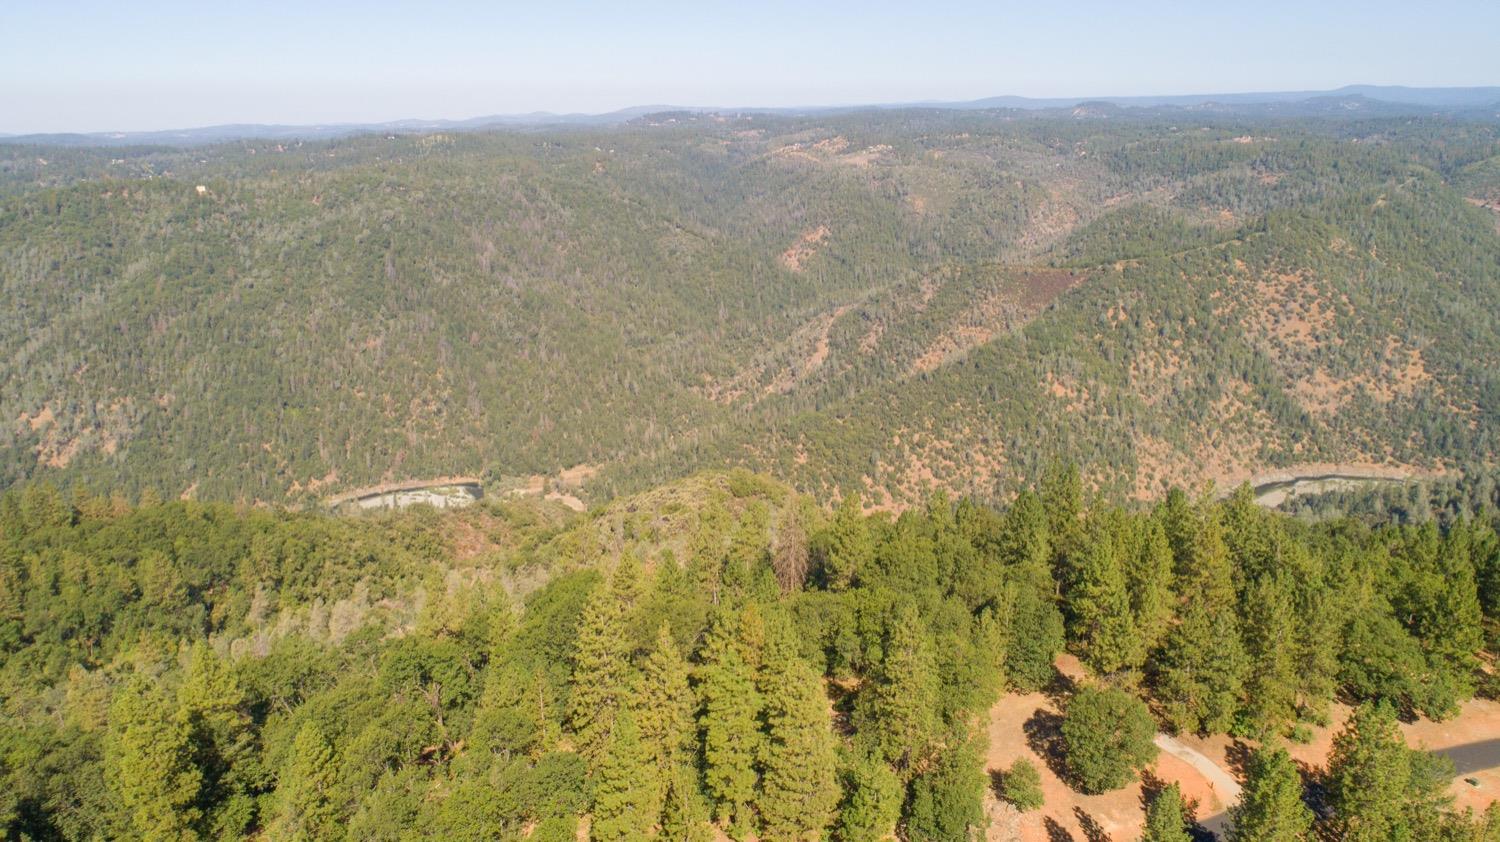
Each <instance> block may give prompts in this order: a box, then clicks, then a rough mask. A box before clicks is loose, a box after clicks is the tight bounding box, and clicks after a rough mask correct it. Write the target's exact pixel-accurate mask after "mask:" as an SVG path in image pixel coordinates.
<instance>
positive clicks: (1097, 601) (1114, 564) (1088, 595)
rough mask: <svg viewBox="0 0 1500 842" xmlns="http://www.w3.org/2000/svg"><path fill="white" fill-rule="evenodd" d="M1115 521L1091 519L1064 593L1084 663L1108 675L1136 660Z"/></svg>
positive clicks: (1137, 640) (1135, 639)
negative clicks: (1066, 593)
mask: <svg viewBox="0 0 1500 842" xmlns="http://www.w3.org/2000/svg"><path fill="white" fill-rule="evenodd" d="M1123 527H1124V524H1123V523H1122V522H1120V520H1116V519H1111V520H1104V519H1094V520H1093V521H1092V522H1091V523H1090V527H1089V532H1088V537H1087V538H1086V539H1085V540H1084V541H1083V543H1082V544H1081V546H1080V547H1079V549H1078V552H1077V554H1076V556H1075V560H1074V562H1073V583H1072V588H1071V589H1070V591H1069V592H1068V605H1069V613H1070V614H1071V615H1072V621H1073V639H1074V640H1075V641H1076V642H1077V645H1078V650H1079V654H1080V656H1081V657H1082V659H1083V661H1084V663H1086V664H1088V665H1089V667H1090V668H1091V669H1092V670H1094V672H1095V673H1098V674H1100V675H1107V674H1109V673H1113V672H1116V671H1118V670H1121V669H1123V668H1125V667H1128V666H1133V665H1136V664H1138V663H1139V662H1140V660H1141V654H1142V653H1141V651H1140V637H1139V635H1138V634H1137V633H1136V629H1135V622H1134V614H1133V612H1132V611H1131V607H1130V592H1129V590H1128V587H1127V585H1126V574H1125V564H1124V559H1123V557H1122V556H1123V552H1124V546H1123V540H1122V539H1123V536H1122V535H1121V534H1120V530H1121V529H1122V528H1123Z"/></svg>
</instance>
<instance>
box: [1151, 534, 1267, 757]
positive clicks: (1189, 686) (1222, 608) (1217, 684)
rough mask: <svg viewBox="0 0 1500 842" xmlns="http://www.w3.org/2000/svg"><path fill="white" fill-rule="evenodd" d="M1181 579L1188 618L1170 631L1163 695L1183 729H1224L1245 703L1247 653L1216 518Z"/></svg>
mask: <svg viewBox="0 0 1500 842" xmlns="http://www.w3.org/2000/svg"><path fill="white" fill-rule="evenodd" d="M1180 581H1181V583H1182V590H1183V599H1184V602H1183V606H1182V619H1181V622H1179V623H1178V624H1177V625H1176V626H1174V627H1173V628H1172V630H1171V632H1170V633H1169V634H1168V636H1167V643H1166V646H1165V647H1164V650H1165V651H1164V652H1163V656H1162V658H1161V662H1162V663H1161V667H1160V672H1159V674H1158V676H1157V696H1158V698H1160V699H1161V700H1162V704H1163V707H1164V708H1165V709H1166V712H1167V716H1168V718H1169V719H1170V720H1171V721H1172V723H1173V725H1174V726H1175V727H1176V728H1178V729H1179V730H1182V731H1198V732H1203V733H1218V732H1224V731H1227V730H1228V729H1229V726H1230V724H1231V722H1232V721H1233V717H1234V714H1235V711H1236V710H1237V708H1238V706H1239V701H1240V692H1241V689H1242V688H1243V687H1244V680H1245V667H1246V658H1245V653H1244V648H1243V644H1242V642H1241V640H1240V629H1239V620H1238V617H1237V613H1238V600H1237V598H1236V594H1235V588H1234V575H1233V571H1232V569H1231V566H1230V562H1229V553H1228V550H1227V549H1226V548H1225V546H1224V540H1223V537H1222V535H1221V532H1220V529H1219V526H1218V524H1217V521H1215V520H1214V519H1212V518H1210V519H1208V520H1207V521H1206V522H1205V523H1204V524H1203V528H1202V529H1201V530H1200V531H1199V533H1198V536H1197V537H1196V539H1195V540H1194V545H1193V563H1192V567H1191V569H1190V571H1189V572H1188V574H1187V575H1186V576H1185V577H1184V578H1182V579H1181V580H1180Z"/></svg>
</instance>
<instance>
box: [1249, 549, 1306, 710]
mask: <svg viewBox="0 0 1500 842" xmlns="http://www.w3.org/2000/svg"><path fill="white" fill-rule="evenodd" d="M1294 599H1295V597H1294V595H1293V594H1292V591H1291V583H1290V581H1289V580H1288V578H1287V576H1286V575H1285V574H1266V575H1263V576H1261V578H1260V579H1258V580H1257V581H1255V582H1252V583H1251V584H1250V586H1249V588H1248V589H1247V592H1246V597H1245V600H1244V611H1243V612H1242V614H1243V618H1244V629H1245V649H1246V655H1247V656H1248V658H1249V663H1250V669H1249V672H1248V676H1247V678H1246V682H1245V688H1246V690H1245V700H1246V706H1247V707H1248V708H1249V712H1250V714H1251V716H1252V717H1253V718H1254V721H1255V724H1256V726H1257V727H1258V728H1260V729H1261V730H1264V731H1268V732H1275V731H1278V730H1280V729H1281V728H1282V726H1284V725H1285V724H1286V723H1288V722H1290V721H1291V720H1292V718H1293V717H1294V716H1295V715H1296V709H1295V706H1296V701H1297V686H1298V683H1299V682H1298V676H1297V666H1298V663H1297V644H1298V640H1297V617H1296V606H1295V604H1294Z"/></svg>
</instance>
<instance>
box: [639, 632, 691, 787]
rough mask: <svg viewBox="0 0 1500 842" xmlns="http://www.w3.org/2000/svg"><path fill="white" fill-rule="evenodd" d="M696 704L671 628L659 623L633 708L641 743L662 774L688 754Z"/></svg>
mask: <svg viewBox="0 0 1500 842" xmlns="http://www.w3.org/2000/svg"><path fill="white" fill-rule="evenodd" d="M696 704H697V703H696V701H695V700H694V698H693V690H692V687H691V686H690V685H689V683H688V665H687V661H685V660H684V659H683V657H682V655H681V654H679V653H678V651H677V644H676V643H675V642H673V640H672V632H671V629H670V628H669V627H668V626H667V624H666V623H662V625H661V629H660V631H659V632H658V633H657V635H656V646H655V648H653V649H652V650H651V654H650V655H648V656H647V657H646V662H645V664H644V666H643V667H642V668H641V677H640V681H639V682H637V684H636V692H635V703H634V705H633V708H634V710H635V719H636V723H637V725H638V726H639V728H640V732H641V742H642V743H644V744H645V746H646V748H647V751H648V753H649V754H650V755H651V757H652V759H653V761H654V762H655V763H656V766H657V769H658V770H659V772H660V773H661V774H662V775H666V774H668V773H669V772H670V771H671V770H673V769H675V768H676V767H677V766H679V765H681V764H682V763H683V762H684V761H685V760H686V759H687V758H688V757H689V756H690V755H691V752H692V750H693V744H694V733H693V731H694V724H693V709H694V708H695V707H696Z"/></svg>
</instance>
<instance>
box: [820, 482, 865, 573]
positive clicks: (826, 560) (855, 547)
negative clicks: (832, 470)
mask: <svg viewBox="0 0 1500 842" xmlns="http://www.w3.org/2000/svg"><path fill="white" fill-rule="evenodd" d="M863 506H864V502H863V500H862V499H861V498H860V496H859V492H858V491H851V492H849V493H847V494H845V495H844V497H843V499H842V500H840V501H839V507H838V509H837V510H836V511H835V512H834V514H833V522H832V523H830V524H829V526H828V533H827V540H826V543H825V548H824V552H823V578H824V580H825V581H826V582H827V583H828V587H829V588H830V589H832V590H836V591H841V590H847V589H848V588H849V587H850V586H851V585H852V584H853V583H854V582H855V581H856V580H857V579H858V578H859V576H860V574H861V572H862V571H864V570H866V569H867V568H869V566H870V564H871V563H872V562H873V561H874V558H875V542H874V539H873V538H872V537H871V535H870V526H869V524H868V523H866V521H865V516H864V513H863V512H862V511H861V509H862V508H863Z"/></svg>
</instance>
